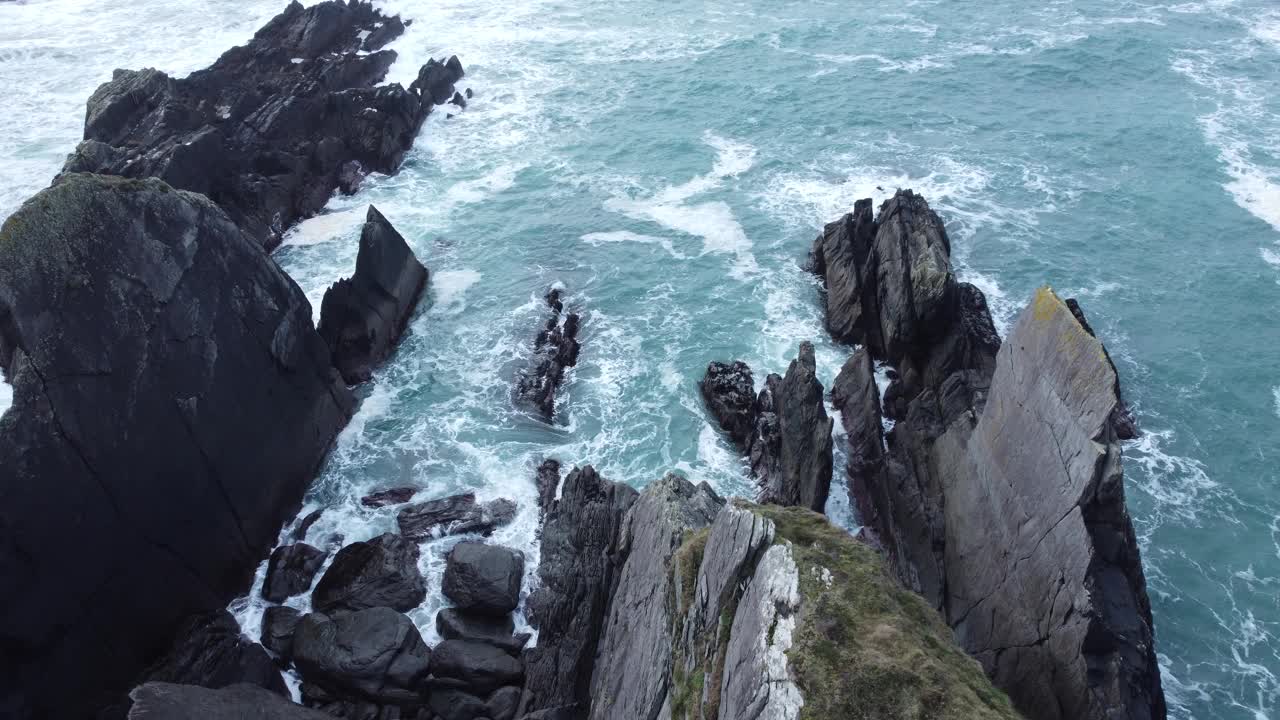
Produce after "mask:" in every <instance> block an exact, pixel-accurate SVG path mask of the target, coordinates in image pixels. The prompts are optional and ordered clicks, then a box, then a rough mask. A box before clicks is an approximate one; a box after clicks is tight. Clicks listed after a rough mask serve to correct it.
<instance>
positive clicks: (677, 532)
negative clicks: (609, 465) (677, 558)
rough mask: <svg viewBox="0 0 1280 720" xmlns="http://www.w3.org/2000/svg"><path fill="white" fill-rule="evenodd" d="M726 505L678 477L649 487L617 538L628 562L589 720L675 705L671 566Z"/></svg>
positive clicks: (645, 714)
mask: <svg viewBox="0 0 1280 720" xmlns="http://www.w3.org/2000/svg"><path fill="white" fill-rule="evenodd" d="M723 506H724V500H723V499H722V498H721V497H719V496H718V495H716V494H715V491H713V490H712V489H711V486H709V485H707V484H706V483H702V484H700V485H694V484H693V483H691V482H689V481H688V480H686V479H684V478H682V477H680V476H679V475H675V474H668V475H667V476H666V477H664V478H662V479H661V480H658V481H657V482H654V483H650V484H649V486H648V487H646V488H645V489H644V492H642V493H641V494H640V497H639V499H638V500H636V502H635V504H634V505H632V506H631V509H630V510H629V511H628V512H627V519H626V523H625V524H624V525H623V528H622V532H621V534H620V535H619V542H618V553H619V555H620V556H622V557H623V558H624V560H623V562H622V565H621V568H620V571H619V574H618V582H617V586H616V587H615V589H614V591H613V597H612V599H611V600H610V602H609V612H608V615H607V616H606V618H605V622H604V625H603V629H602V633H601V640H600V645H599V650H598V651H597V654H596V662H595V670H594V672H593V673H592V678H591V697H592V705H591V715H590V717H591V718H593V719H594V718H600V719H601V720H603V719H605V718H619V717H627V718H641V719H647V720H654V719H655V718H657V717H659V713H660V711H661V710H662V708H663V706H664V705H666V704H668V703H669V702H670V699H669V697H668V694H669V691H670V686H671V663H672V644H673V639H674V636H673V622H672V620H673V617H674V612H675V608H674V607H673V606H672V604H671V602H670V600H671V597H672V587H671V582H672V581H671V573H670V572H669V570H670V567H671V558H672V556H673V555H674V554H675V552H676V549H677V548H679V547H680V544H681V543H682V542H683V540H684V535H685V533H686V532H689V531H696V530H700V529H702V528H704V527H707V526H708V525H710V524H711V521H712V520H713V519H715V516H716V514H717V513H718V512H719V511H720V508H721V507H723Z"/></svg>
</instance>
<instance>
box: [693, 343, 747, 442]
mask: <svg viewBox="0 0 1280 720" xmlns="http://www.w3.org/2000/svg"><path fill="white" fill-rule="evenodd" d="M698 389H699V390H700V391H701V392H702V400H703V402H705V403H706V405H707V410H708V411H709V412H710V413H711V416H712V417H714V418H715V419H716V422H718V423H720V427H721V429H723V430H724V431H725V432H727V433H729V437H730V438H731V439H732V440H733V442H734V443H735V444H737V445H738V447H739V448H741V449H742V450H743V451H744V452H745V451H746V450H747V449H748V448H749V447H750V443H751V435H752V432H753V431H754V430H755V402H756V388H755V380H754V379H753V378H752V377H751V368H749V367H747V364H746V363H744V362H742V361H740V360H739V361H735V362H733V363H732V364H729V363H722V362H713V363H710V364H709V365H707V372H706V374H705V375H704V376H703V378H702V381H701V382H699V383H698Z"/></svg>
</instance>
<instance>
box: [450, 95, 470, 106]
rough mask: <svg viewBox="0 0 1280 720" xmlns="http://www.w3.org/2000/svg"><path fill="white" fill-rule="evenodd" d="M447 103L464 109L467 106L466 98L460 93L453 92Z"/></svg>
mask: <svg viewBox="0 0 1280 720" xmlns="http://www.w3.org/2000/svg"><path fill="white" fill-rule="evenodd" d="M449 104H451V105H457V106H458V107H460V108H464V109H465V108H466V107H467V99H466V98H465V97H463V96H462V93H460V92H455V93H454V94H453V97H452V98H450V100H449Z"/></svg>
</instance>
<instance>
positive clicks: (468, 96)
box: [465, 88, 475, 100]
mask: <svg viewBox="0 0 1280 720" xmlns="http://www.w3.org/2000/svg"><path fill="white" fill-rule="evenodd" d="M465 94H466V96H467V99H468V100H470V99H471V98H473V97H475V93H473V92H471V88H467V90H466V93H465Z"/></svg>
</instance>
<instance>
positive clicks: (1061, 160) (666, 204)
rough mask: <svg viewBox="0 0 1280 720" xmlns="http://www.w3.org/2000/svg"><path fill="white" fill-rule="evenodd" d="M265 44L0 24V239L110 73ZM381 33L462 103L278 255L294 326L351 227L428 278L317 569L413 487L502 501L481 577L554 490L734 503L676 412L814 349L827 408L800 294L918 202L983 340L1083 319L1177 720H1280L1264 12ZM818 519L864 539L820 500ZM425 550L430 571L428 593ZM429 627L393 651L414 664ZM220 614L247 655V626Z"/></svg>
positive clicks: (448, 13) (724, 10)
mask: <svg viewBox="0 0 1280 720" xmlns="http://www.w3.org/2000/svg"><path fill="white" fill-rule="evenodd" d="M123 5H127V7H124V6H123ZM281 7H282V3H280V2H275V1H271V2H268V1H266V0H252V2H241V3H234V4H233V3H212V2H210V3H196V2H180V1H178V0H140V1H139V2H136V3H128V4H115V3H113V4H106V3H91V2H82V1H78V0H50V1H48V2H40V1H35V0H33V1H31V2H26V3H17V4H13V3H4V4H0V87H3V88H4V91H5V96H6V101H7V104H8V107H7V109H8V112H6V113H4V114H3V115H0V216H4V215H7V214H8V213H9V212H11V211H12V210H13V209H14V208H15V207H16V206H17V205H18V204H19V203H20V202H21V201H22V200H23V199H24V198H25V197H27V196H29V195H30V194H32V193H33V192H35V191H37V190H38V189H39V188H41V187H42V186H44V185H45V184H47V182H48V180H49V179H50V178H51V177H52V175H53V174H54V173H55V172H56V170H57V168H58V167H59V166H60V165H61V162H62V158H63V156H64V155H65V153H67V152H68V151H70V150H71V148H72V147H73V146H74V144H75V142H76V140H77V139H78V138H79V135H80V127H81V122H82V119H83V103H84V100H85V98H87V97H88V95H89V94H90V93H91V92H92V90H93V89H94V88H95V87H96V85H97V84H98V83H99V82H101V81H103V80H105V79H107V78H108V77H109V76H110V71H111V69H112V68H114V67H117V66H125V67H143V66H148V65H150V66H156V67H159V68H161V69H165V70H168V71H171V72H176V73H182V72H188V71H190V70H192V69H195V68H197V67H201V66H203V65H205V64H207V63H209V62H210V61H211V60H212V59H213V58H215V57H216V56H217V54H218V53H220V52H221V51H222V50H224V49H226V48H227V47H229V46H231V45H233V44H236V43H238V42H242V41H243V40H244V39H246V38H247V37H249V35H250V34H251V33H252V32H253V30H254V29H255V28H256V27H257V26H259V25H260V24H261V23H262V22H263V21H264V20H265V19H266V18H268V17H270V16H271V15H272V14H274V13H275V12H278V11H279V9H281ZM387 7H388V8H389V9H391V10H393V11H399V12H401V13H403V14H404V15H405V16H406V17H412V18H414V19H415V24H414V25H413V26H412V27H411V28H410V31H409V32H408V33H407V34H406V35H405V36H404V37H403V38H402V39H401V40H399V41H398V42H397V43H396V44H395V45H393V47H394V48H395V49H397V50H399V51H400V52H401V59H400V62H399V63H397V65H396V66H395V67H394V68H393V70H392V74H393V77H392V78H391V79H392V80H399V81H406V82H407V80H409V79H411V78H412V77H413V75H414V73H415V70H416V67H417V66H418V65H420V64H421V63H422V62H424V61H425V59H426V58H427V57H428V56H430V55H432V54H434V55H436V56H439V55H442V54H445V53H451V52H452V53H457V54H458V55H459V56H460V57H461V58H462V60H463V61H464V63H465V64H466V66H467V69H468V76H467V78H466V80H465V82H464V85H468V86H470V87H472V88H473V89H474V90H475V91H476V97H475V98H474V100H473V101H472V103H471V105H470V107H469V108H468V109H467V110H466V111H464V112H462V113H460V114H459V115H457V116H456V117H454V118H452V119H447V118H446V117H445V114H444V113H439V114H437V115H436V116H434V117H432V118H431V119H430V120H429V121H428V123H427V126H426V127H425V128H424V131H423V135H422V137H421V138H420V139H419V141H418V145H417V147H416V148H415V149H414V151H413V152H412V153H411V155H410V157H409V159H408V161H407V163H406V165H405V168H404V170H403V171H402V172H401V173H400V174H399V175H397V176H395V177H390V178H373V179H371V180H370V181H369V182H368V183H367V184H366V187H365V189H364V190H362V191H361V193H360V194H359V195H357V196H355V197H351V198H335V199H334V201H333V202H332V203H331V205H330V210H331V212H329V213H328V214H326V215H324V216H321V217H319V218H316V219H314V220H311V221H308V222H307V223H305V224H304V225H303V226H301V227H300V228H299V229H298V230H297V231H296V232H295V233H294V234H293V235H292V236H291V238H290V241H289V242H288V244H287V245H286V246H285V247H284V248H282V249H281V250H280V251H279V252H278V253H277V259H278V261H279V262H280V263H281V264H282V265H283V266H284V267H285V268H286V269H287V270H288V271H289V272H290V273H291V274H292V275H293V276H294V278H295V279H296V280H297V281H298V282H299V284H300V285H301V286H302V287H303V289H304V290H306V291H307V293H308V295H309V296H310V297H311V298H312V301H313V304H315V305H316V306H317V308H318V305H319V299H320V297H321V296H322V294H323V292H324V289H325V287H327V285H328V283H330V282H332V281H333V280H335V279H336V278H338V277H339V276H341V275H343V274H347V273H349V272H350V271H351V268H352V267H353V266H354V258H355V249H356V248H355V238H356V236H357V233H358V227H359V223H360V222H361V221H362V219H363V214H364V207H365V206H366V205H367V204H368V203H370V202H372V203H376V204H377V205H378V207H379V208H380V209H381V210H382V211H383V212H384V213H385V214H386V215H387V217H388V218H390V219H391V221H392V222H393V223H394V224H395V225H396V226H397V227H398V228H399V229H400V231H401V232H402V233H403V234H404V235H405V236H406V238H408V239H409V241H410V242H411V243H412V244H413V245H414V247H415V249H416V250H417V252H418V254H419V256H420V257H421V258H422V259H423V260H424V261H425V262H426V263H427V264H428V265H429V266H430V268H431V269H432V271H433V277H432V281H431V283H432V284H431V290H430V293H429V296H428V299H427V302H426V303H425V305H424V308H423V309H422V310H421V311H420V312H419V314H418V316H417V317H416V319H415V320H414V321H413V323H412V334H411V336H410V337H409V338H408V339H407V340H406V342H405V343H404V345H403V347H402V349H401V351H400V352H399V353H398V354H397V355H396V357H395V358H394V359H393V360H392V361H391V362H390V363H389V364H388V365H387V366H386V367H385V368H383V369H382V370H381V371H380V372H379V373H378V374H377V376H376V378H375V381H374V382H373V383H372V384H371V385H370V386H367V387H365V388H363V389H362V390H361V395H362V396H363V398H364V400H363V406H362V408H361V411H360V413H359V414H358V415H357V417H356V419H355V420H354V421H353V423H352V425H351V426H350V428H349V429H348V430H347V431H346V432H345V433H344V435H343V436H342V438H341V440H340V443H339V447H338V449H337V450H336V452H335V454H334V456H333V459H332V461H331V462H330V464H329V466H328V468H327V469H326V470H325V472H324V474H323V477H322V478H321V479H320V480H319V481H318V482H317V483H316V486H315V488H314V489H313V491H312V493H311V494H310V496H309V497H308V509H310V508H313V507H319V506H326V507H328V508H329V510H328V511H327V513H326V515H325V516H324V517H323V519H322V520H321V521H320V522H319V524H317V526H316V529H315V530H313V531H312V533H313V534H312V535H311V537H312V538H313V540H314V539H315V538H321V539H323V538H325V537H327V536H328V535H329V534H331V533H341V534H343V535H344V536H345V539H346V540H347V541H352V540H357V539H364V538H365V537H368V536H371V535H373V534H375V533H377V532H382V531H385V530H388V529H392V528H393V527H394V516H393V512H391V511H388V510H384V511H366V510H363V509H360V508H359V507H358V498H359V497H360V496H361V495H362V494H364V493H365V492H367V491H370V490H374V489H380V488H383V487H387V486H391V485H404V484H414V485H420V486H422V487H423V488H424V493H426V494H429V495H438V494H444V493H446V492H452V491H456V490H459V489H475V490H476V492H477V493H478V494H480V495H481V496H483V497H494V496H498V495H504V496H508V497H513V498H515V499H517V500H518V501H520V502H521V503H523V505H524V507H525V509H526V510H525V512H523V513H522V515H521V517H520V519H519V520H518V521H517V523H515V524H514V525H513V526H511V527H509V528H507V529H505V530H503V531H501V532H500V533H499V534H498V536H497V539H498V540H499V541H501V542H507V543H510V544H513V545H516V546H519V547H522V548H524V549H525V550H526V551H527V552H528V553H529V554H530V556H531V557H532V558H536V555H537V547H536V542H535V538H534V527H535V526H534V523H535V520H536V518H535V513H534V512H533V511H532V510H531V508H532V501H533V488H532V482H531V473H532V466H533V464H534V463H535V462H536V460H538V459H540V458H541V457H543V456H546V455H552V456H556V457H559V458H560V459H562V460H563V461H565V462H567V463H585V462H590V463H593V464H595V465H596V467H597V468H599V469H600V470H601V471H602V472H603V473H604V474H605V475H606V476H608V477H611V478H613V479H621V480H626V481H627V482H630V483H633V484H635V485H636V486H642V485H644V484H645V483H647V482H649V481H650V480H652V479H654V478H656V477H658V476H660V475H661V474H662V473H663V472H665V471H667V470H678V471H681V472H684V473H685V474H687V475H688V476H689V477H691V478H693V479H695V480H707V481H709V482H711V483H712V484H713V485H714V486H715V487H716V488H717V489H718V490H720V491H721V492H722V493H726V494H733V493H739V494H741V493H748V492H750V490H751V485H750V483H749V481H748V480H747V479H746V478H745V475H744V472H743V468H742V466H741V464H740V462H739V461H738V459H737V458H736V456H735V454H734V453H733V452H732V450H731V449H730V448H729V447H728V445H727V444H726V443H725V442H724V441H723V439H722V438H721V437H720V436H719V435H718V433H717V432H716V431H715V430H714V429H713V428H712V427H711V425H710V424H708V421H707V418H706V415H705V413H704V412H703V410H702V407H701V402H700V400H699V399H698V396H697V388H696V384H695V383H696V380H697V379H698V378H699V377H700V376H701V373H702V370H703V369H704V368H705V365H706V363H707V362H708V361H709V360H712V359H716V358H721V359H728V358H741V359H744V360H746V361H748V362H749V363H750V364H751V365H752V367H753V368H755V369H756V371H757V376H758V380H759V379H762V376H763V374H764V373H765V372H768V371H782V370H784V369H785V367H786V363H787V361H788V360H789V359H790V358H791V357H793V356H794V354H795V350H796V346H797V344H798V343H799V342H800V341H801V340H806V339H808V340H813V341H814V342H815V343H816V344H817V345H818V355H819V364H820V369H819V376H820V378H821V379H822V380H823V381H824V382H825V383H828V384H829V383H830V380H831V379H832V378H833V377H834V375H835V372H836V371H837V369H838V368H839V366H840V364H841V362H842V361H843V360H844V358H845V357H847V355H848V354H849V352H850V349H849V348H845V347H840V346H837V345H835V344H833V343H831V342H830V341H829V340H828V339H827V337H826V335H825V333H824V332H823V330H822V325H821V311H820V307H819V305H818V294H817V288H816V286H815V284H814V281H813V279H812V278H810V277H809V276H807V275H806V274H805V273H803V272H802V271H801V270H800V269H799V266H798V262H799V261H800V260H801V259H802V258H803V255H804V253H805V251H806V250H807V249H808V246H809V243H810V242H811V240H812V238H813V236H814V235H815V234H816V232H817V231H818V229H819V227H820V226H821V224H822V223H823V222H825V221H828V220H830V219H833V218H835V217H837V216H838V215H839V214H841V213H842V212H844V211H847V210H849V209H850V208H852V205H853V202H854V201H855V200H856V199H858V198H861V197H868V196H870V197H875V198H877V199H881V198H884V197H886V196H887V195H889V194H891V193H892V192H893V190H894V189H896V188H898V187H911V188H914V189H915V190H916V191H918V192H921V193H923V194H924V195H925V196H926V197H927V198H928V199H929V201H930V202H931V203H932V205H933V206H934V208H935V209H936V210H938V212H939V213H940V214H941V215H942V216H943V218H944V219H945V220H946V221H947V227H948V230H949V232H950V234H951V237H952V242H953V245H954V248H955V258H954V260H955V261H956V264H957V269H958V272H959V274H960V276H961V277H962V279H965V280H968V281H970V282H974V283H975V284H977V285H979V286H980V287H981V288H983V289H984V290H985V291H986V292H987V294H988V297H989V299H990V300H991V302H992V306H993V309H994V311H995V313H996V315H997V322H998V324H999V326H1000V327H1001V329H1002V330H1003V329H1004V328H1005V327H1006V326H1007V323H1008V322H1009V321H1010V320H1011V319H1012V317H1013V316H1014V314H1015V313H1016V312H1017V310H1018V309H1019V308H1020V306H1021V305H1022V304H1023V303H1024V302H1025V301H1026V300H1027V299H1028V298H1029V297H1030V295H1031V293H1032V292H1033V290H1034V289H1035V288H1036V287H1037V286H1039V285H1041V284H1044V283H1048V284H1051V285H1053V286H1054V287H1055V288H1057V289H1058V290H1059V292H1060V293H1062V294H1064V295H1068V296H1070V295H1074V296H1077V297H1079V298H1080V300H1081V302H1082V304H1083V306H1084V308H1085V310H1086V312H1087V313H1088V315H1089V318H1090V321H1091V322H1092V323H1093V325H1094V326H1095V328H1097V330H1098V331H1099V334H1100V335H1101V336H1102V337H1103V339H1104V340H1105V342H1106V343H1107V345H1108V347H1109V348H1110V350H1111V353H1112V355H1113V356H1114V358H1115V360H1116V363H1117V365H1118V366H1119V369H1120V373H1121V376H1122V382H1123V383H1124V387H1125V392H1126V394H1127V395H1128V397H1129V398H1130V400H1131V403H1132V405H1133V406H1134V407H1135V409H1136V411H1137V414H1138V417H1139V422H1140V425H1141V427H1142V429H1143V431H1144V434H1143V437H1142V438H1141V439H1139V440H1136V441H1133V442H1131V443H1129V444H1128V445H1127V447H1126V465H1125V468H1126V475H1127V478H1128V484H1127V492H1128V499H1129V507H1130V510H1131V512H1132V514H1133V517H1134V521H1135V524H1136V526H1137V530H1138V534H1139V536H1140V539H1141V542H1142V550H1143V553H1144V560H1145V563H1146V572H1147V579H1148V583H1149V589H1150V592H1151V597H1152V602H1153V606H1154V612H1155V620H1156V632H1157V644H1158V651H1159V654H1160V659H1161V665H1162V668H1163V671H1164V683H1165V688H1166V691H1167V693H1168V696H1169V701H1170V707H1171V714H1172V715H1173V716H1174V717H1178V718H1268V717H1273V716H1280V604H1278V600H1277V598H1278V597H1280V517H1278V516H1280V471H1278V470H1277V461H1278V460H1280V326H1278V325H1277V322H1276V313H1277V311H1278V310H1280V8H1277V7H1276V6H1275V5H1274V4H1273V3H1269V2H1264V1H1261V0H1240V1H1238V2H1230V1H1228V0H1218V1H1209V2H1191V3H1183V4H1178V5H1151V4H1144V3H1137V2H1100V1H1092V0H1090V1H1084V0H1081V1H1079V2H1055V3H1046V4H1036V6H1028V4H1025V3H1017V2H1005V1H1000V2H988V3H959V2H903V3H881V4H875V3H841V2H789V1H786V0H775V1H774V2H762V1H760V0H742V1H740V2H729V1H727V0H722V1H715V0H707V1H706V2H696V3H680V4H676V3H659V2H654V1H652V0H632V1H631V2H621V1H619V0H612V1H607V2H589V3H583V2H575V3H570V2H562V1H559V0H540V1H537V2H524V3H519V4H512V3H505V2H501V3H500V2H492V1H491V0H468V1H453V0H450V1H446V2H428V1H427V0H403V1H399V2H389V3H387ZM881 188H883V189H881ZM554 283H561V284H563V286H564V287H565V288H566V289H567V291H568V293H569V296H570V304H571V305H573V306H576V307H577V308H578V309H579V310H580V311H581V312H583V314H584V319H585V324H584V327H583V336H582V340H583V354H582V359H581V363H580V365H579V367H578V368H577V369H576V370H575V371H574V372H573V373H572V374H571V376H570V380H569V382H568V383H567V385H566V389H565V392H564V393H563V396H562V398H561V402H562V407H563V408H564V409H565V411H564V413H563V415H562V420H561V422H560V423H559V424H558V425H557V426H555V427H547V426H545V425H543V424H541V423H538V422H535V421H533V420H531V419H530V418H528V417H527V416H524V415H522V414H520V413H517V412H514V411H513V410H511V407H510V402H509V393H510V388H511V379H512V376H513V373H514V372H515V369H516V368H517V367H518V366H519V362H520V360H521V359H522V358H523V357H525V356H526V353H527V350H528V347H529V346H530V344H531V342H532V339H533V335H534V333H535V328H536V325H537V324H538V323H539V322H540V320H541V318H542V317H543V306H542V304H541V300H540V297H541V295H542V293H543V292H545V290H546V289H547V287H549V286H550V285H552V284H554ZM6 402H7V399H6V398H5V397H4V396H3V395H0V407H3V404H4V403H6ZM837 432H839V428H838V427H837ZM841 467H843V458H841V457H838V458H837V469H839V468H841ZM828 511H829V513H830V514H832V515H833V517H835V518H837V519H838V520H839V521H840V522H843V523H845V524H847V525H853V524H855V522H856V519H855V518H853V517H851V516H850V514H849V510H848V506H847V502H845V501H844V499H843V496H842V492H840V491H839V490H837V491H836V492H834V493H833V499H832V503H831V506H830V507H829V508H828ZM446 544H447V543H436V544H433V545H428V546H426V547H427V550H428V551H427V552H426V554H425V557H424V560H423V563H424V567H425V568H426V569H427V570H428V571H429V573H430V574H431V575H432V577H434V578H436V579H437V580H438V576H439V569H440V568H439V566H440V557H441V553H442V551H443V548H444V546H445V545H446ZM531 566H532V563H531ZM433 583H434V586H436V587H438V582H436V581H435V580H433ZM439 602H440V600H439V598H436V597H433V598H430V599H429V600H428V601H427V604H426V605H424V607H423V608H421V609H420V610H419V611H417V612H416V613H415V614H414V616H415V618H416V619H417V620H418V621H419V624H420V625H421V626H423V628H424V630H425V631H426V632H427V634H428V635H430V634H431V633H432V631H431V620H432V618H433V617H434V612H435V608H436V607H437V606H438V604H439ZM235 608H236V610H237V611H238V612H239V614H240V616H241V618H242V621H243V622H244V623H245V625H246V628H256V621H257V614H258V613H259V612H260V610H261V608H260V607H258V606H257V605H256V603H253V602H241V603H237V604H236V606H235ZM251 632H255V633H256V629H254V630H251Z"/></svg>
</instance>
